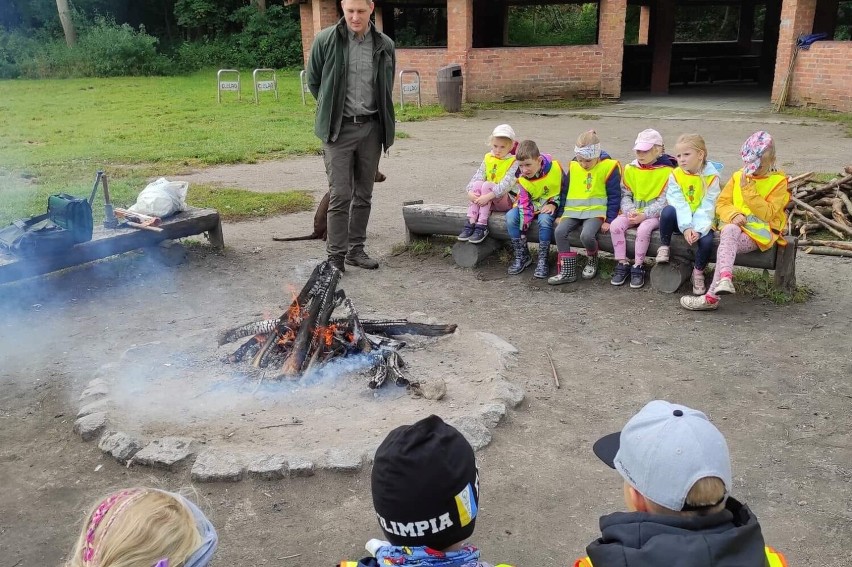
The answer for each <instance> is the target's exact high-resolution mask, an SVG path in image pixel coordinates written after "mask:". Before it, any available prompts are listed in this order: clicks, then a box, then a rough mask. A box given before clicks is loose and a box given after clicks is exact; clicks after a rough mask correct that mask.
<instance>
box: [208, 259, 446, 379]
mask: <svg viewBox="0 0 852 567" xmlns="http://www.w3.org/2000/svg"><path fill="white" fill-rule="evenodd" d="M340 276H341V272H340V270H338V269H337V268H335V267H334V266H332V265H331V264H330V263H328V262H323V263H321V264H319V265H318V266H317V267H316V268H314V271H313V273H312V274H311V276H310V278H308V281H307V283H306V284H305V286H304V287H303V288H302V291H301V292H299V294H298V295H297V296H296V297H294V298H293V301H292V302H291V303H290V307H289V308H288V309H287V310H286V311H284V313H282V314H281V316H280V317H278V318H277V319H266V320H263V321H255V322H252V323H248V324H245V325H241V326H239V327H235V328H233V329H228V330H226V331H224V332H222V333H221V334H220V336H219V346H222V345H224V344H227V343H231V342H234V341H237V340H238V339H242V338H245V337H250V338H249V339H248V340H247V341H245V342H244V343H243V344H242V345H241V346H240V347H239V348H237V350H235V351H234V352H233V353H232V354H230V355H228V356H226V357H225V359H224V360H223V361H224V362H226V363H228V364H237V363H239V362H241V361H244V360H247V359H249V358H250V359H251V366H252V367H253V368H257V369H266V368H274V369H278V374H277V375H276V376H275V378H276V379H279V380H281V379H288V380H298V379H299V378H300V377H301V376H303V375H304V374H306V373H308V372H311V371H312V370H315V369H317V368H318V367H320V366H322V365H324V364H327V363H328V362H330V361H332V360H335V359H339V358H341V357H348V356H354V355H368V356H369V360H370V363H371V366H370V369H369V371H368V373H369V375H370V380H369V383H368V386H369V387H370V388H378V387H380V386H382V385H383V384H384V383H385V382H386V381H387V380H388V378H390V380H391V381H392V382H393V383H395V384H397V385H398V386H408V385H411V384H412V382H411V381H410V380H409V379H407V378H406V377H405V376H404V374H403V368H404V367H405V362H404V361H403V359H402V357H401V356H400V354H399V350H400V349H401V348H402V347H404V346H405V342H404V341H403V340H401V339H400V338H399V337H400V336H402V335H423V336H429V337H435V336H441V335H447V334H450V333H453V332H455V330H456V325H429V324H424V323H413V322H410V321H408V320H405V319H391V320H372V321H371V320H364V319H360V318H359V317H358V312H357V311H356V310H355V306H354V305H353V304H352V301H351V300H350V299H349V298H348V297H346V294H345V293H344V291H343V290H342V289H338V288H337V285H338V283H339V282H340ZM338 308H342V311H345V313H344V314H342V316H338V317H333V315H334V314H335V311H336V310H337V309H338Z"/></svg>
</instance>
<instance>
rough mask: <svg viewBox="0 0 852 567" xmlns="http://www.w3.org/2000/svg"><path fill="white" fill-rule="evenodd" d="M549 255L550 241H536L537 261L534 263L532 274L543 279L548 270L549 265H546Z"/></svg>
mask: <svg viewBox="0 0 852 567" xmlns="http://www.w3.org/2000/svg"><path fill="white" fill-rule="evenodd" d="M548 256H550V241H549V240H542V241H541V242H539V243H538V262H536V265H535V271H534V272H533V276H534V277H536V278H538V279H540V280H543V279H544V278H546V277H547V274H548V273H549V272H550V266H548V265H547V257H548Z"/></svg>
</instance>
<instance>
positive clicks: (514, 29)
mask: <svg viewBox="0 0 852 567" xmlns="http://www.w3.org/2000/svg"><path fill="white" fill-rule="evenodd" d="M597 35H598V5H597V4H596V3H590V4H538V5H526V6H509V45H591V44H594V43H596V42H597Z"/></svg>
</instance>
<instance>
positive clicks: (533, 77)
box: [464, 45, 603, 102]
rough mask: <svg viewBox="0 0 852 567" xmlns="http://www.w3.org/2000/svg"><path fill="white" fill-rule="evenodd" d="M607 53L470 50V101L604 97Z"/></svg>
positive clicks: (574, 48)
mask: <svg viewBox="0 0 852 567" xmlns="http://www.w3.org/2000/svg"><path fill="white" fill-rule="evenodd" d="M602 58H603V52H602V51H601V49H600V48H598V46H595V45H571V46H558V47H502V48H489V49H471V50H470V51H469V52H468V60H467V69H466V71H465V76H464V81H465V85H466V89H465V90H466V92H467V99H466V100H467V101H468V102H494V101H505V100H533V99H548V98H558V97H568V96H572V95H576V94H578V93H579V94H583V95H586V96H589V95H591V96H599V95H600V91H601V61H602Z"/></svg>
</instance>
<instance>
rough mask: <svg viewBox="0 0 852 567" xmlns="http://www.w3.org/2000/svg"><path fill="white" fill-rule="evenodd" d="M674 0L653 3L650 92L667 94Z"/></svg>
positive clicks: (658, 0) (670, 65)
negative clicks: (652, 51) (652, 50)
mask: <svg viewBox="0 0 852 567" xmlns="http://www.w3.org/2000/svg"><path fill="white" fill-rule="evenodd" d="M674 14H675V3H674V0H657V1H656V2H655V3H654V13H653V20H654V21H653V25H652V26H651V27H652V30H651V45H652V46H653V49H654V53H653V55H652V56H651V93H653V94H668V92H669V77H670V76H671V68H672V43H674V31H675V22H674Z"/></svg>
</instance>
